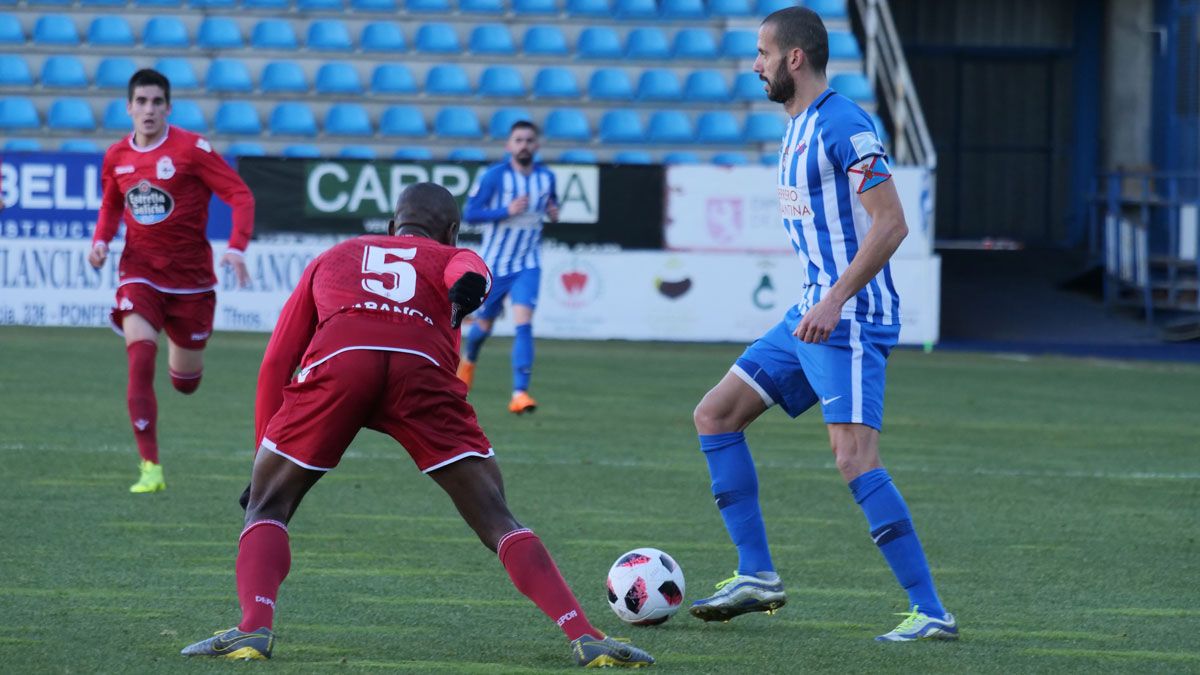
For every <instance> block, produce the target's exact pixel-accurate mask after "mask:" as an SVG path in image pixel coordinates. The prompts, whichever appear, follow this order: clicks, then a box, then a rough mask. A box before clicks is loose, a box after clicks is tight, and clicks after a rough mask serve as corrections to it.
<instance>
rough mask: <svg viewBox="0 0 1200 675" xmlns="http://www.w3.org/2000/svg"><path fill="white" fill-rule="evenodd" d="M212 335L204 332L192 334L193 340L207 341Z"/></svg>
mask: <svg viewBox="0 0 1200 675" xmlns="http://www.w3.org/2000/svg"><path fill="white" fill-rule="evenodd" d="M210 335H212V331H210V330H206V331H204V332H203V333H192V339H193V340H207V339H208V336H210Z"/></svg>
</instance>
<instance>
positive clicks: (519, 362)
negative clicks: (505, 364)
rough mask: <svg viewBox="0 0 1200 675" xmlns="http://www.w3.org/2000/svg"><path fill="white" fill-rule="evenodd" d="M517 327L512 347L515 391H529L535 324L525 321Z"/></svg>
mask: <svg viewBox="0 0 1200 675" xmlns="http://www.w3.org/2000/svg"><path fill="white" fill-rule="evenodd" d="M516 329H517V333H516V335H515V336H513V348H512V371H513V391H528V390H529V376H530V374H531V373H532V371H533V326H531V325H529V324H527V323H523V324H521V325H519V326H517V327H516Z"/></svg>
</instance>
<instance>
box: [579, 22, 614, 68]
mask: <svg viewBox="0 0 1200 675" xmlns="http://www.w3.org/2000/svg"><path fill="white" fill-rule="evenodd" d="M575 48H576V51H577V52H578V55H579V58H581V59H605V60H611V59H619V58H621V53H622V52H621V38H620V37H618V36H617V31H615V30H613V29H611V28H609V27H607V26H589V27H587V28H584V29H583V30H582V31H581V32H580V33H579V41H578V43H577V44H576V47H575Z"/></svg>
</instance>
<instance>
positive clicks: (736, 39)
mask: <svg viewBox="0 0 1200 675" xmlns="http://www.w3.org/2000/svg"><path fill="white" fill-rule="evenodd" d="M721 54H723V55H724V56H725V58H729V59H756V58H758V33H756V32H754V31H752V30H728V31H725V35H724V36H723V37H722V38H721Z"/></svg>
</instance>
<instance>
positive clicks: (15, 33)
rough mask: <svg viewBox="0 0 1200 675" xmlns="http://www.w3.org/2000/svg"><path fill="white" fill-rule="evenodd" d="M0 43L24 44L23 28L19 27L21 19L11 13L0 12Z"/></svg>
mask: <svg viewBox="0 0 1200 675" xmlns="http://www.w3.org/2000/svg"><path fill="white" fill-rule="evenodd" d="M0 44H3V45H23V44H25V30H24V29H22V28H21V21H20V20H19V19H17V17H15V16H13V15H12V14H0Z"/></svg>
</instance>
